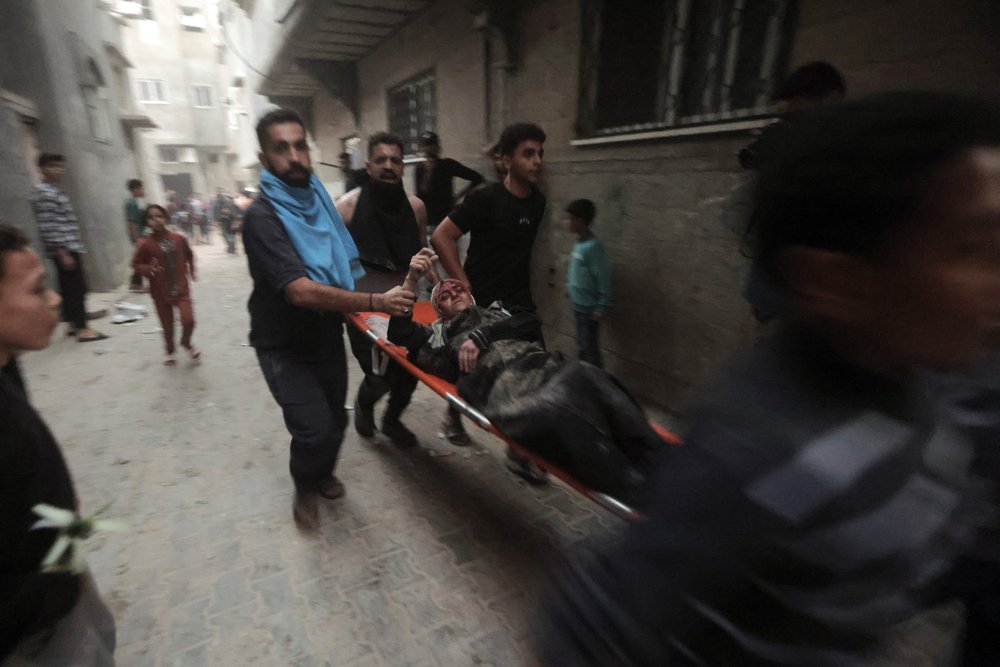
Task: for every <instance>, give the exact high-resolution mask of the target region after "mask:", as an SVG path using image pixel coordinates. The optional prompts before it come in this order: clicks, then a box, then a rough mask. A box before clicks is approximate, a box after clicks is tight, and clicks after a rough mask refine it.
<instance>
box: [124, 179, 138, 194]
mask: <svg viewBox="0 0 1000 667" xmlns="http://www.w3.org/2000/svg"><path fill="white" fill-rule="evenodd" d="M125 187H127V188H128V189H129V192H131V191H132V190H135V189H136V188H141V187H142V181H140V180H139V179H138V178H132V179H129V182H128V183H126V184H125Z"/></svg>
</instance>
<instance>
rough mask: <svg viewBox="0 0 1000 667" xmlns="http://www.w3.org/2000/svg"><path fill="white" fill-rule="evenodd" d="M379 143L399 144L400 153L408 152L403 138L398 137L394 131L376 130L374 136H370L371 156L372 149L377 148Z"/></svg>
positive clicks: (369, 149)
mask: <svg viewBox="0 0 1000 667" xmlns="http://www.w3.org/2000/svg"><path fill="white" fill-rule="evenodd" d="M379 144H388V145H390V146H398V147H399V154H400V155H405V154H406V149H405V148H403V140H402V139H400V138H399V137H397V136H396V135H395V134H393V133H392V132H376V133H375V134H373V135H372V136H370V137H368V155H369V157H370V156H371V154H372V151H374V150H375V147H376V146H378V145H379Z"/></svg>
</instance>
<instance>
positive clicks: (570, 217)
mask: <svg viewBox="0 0 1000 667" xmlns="http://www.w3.org/2000/svg"><path fill="white" fill-rule="evenodd" d="M596 212H597V211H596V209H595V208H594V202H592V201H590V200H589V199H577V200H575V201H572V202H570V204H569V206H567V207H566V225H567V227H568V228H569V231H570V233H572V234H575V235H576V243H575V244H573V254H572V255H571V256H570V260H569V271H568V272H567V275H566V287H567V290H568V291H569V299H570V301H571V302H572V303H573V315H574V317H575V318H576V344H577V345H578V346H579V347H580V359H582V360H583V361H589V362H590V363H592V364H593V365H595V366H597V367H598V368H604V364H603V363H602V362H601V345H600V340H599V337H598V334H599V330H600V327H601V320H603V319H604V316H605V315H606V314H607V312H608V310H609V309H610V308H611V272H610V271H609V270H608V258H607V255H605V254H604V246H603V245H601V242H600V240H598V238H597V237H596V236H594V234H593V232H591V230H590V225H591V224H592V223H593V222H594V215H595V214H596Z"/></svg>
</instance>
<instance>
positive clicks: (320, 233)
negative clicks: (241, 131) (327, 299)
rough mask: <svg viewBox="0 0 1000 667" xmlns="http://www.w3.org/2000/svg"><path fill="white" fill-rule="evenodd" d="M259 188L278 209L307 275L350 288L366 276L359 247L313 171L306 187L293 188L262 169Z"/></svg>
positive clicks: (316, 279) (340, 286) (334, 285)
mask: <svg viewBox="0 0 1000 667" xmlns="http://www.w3.org/2000/svg"><path fill="white" fill-rule="evenodd" d="M260 189H261V191H262V192H263V193H264V194H265V195H266V196H267V198H268V199H269V200H270V201H271V204H272V205H273V206H274V209H275V211H277V213H278V218H279V219H280V220H281V224H283V225H284V226H285V231H287V232H288V238H290V239H291V241H292V245H293V246H295V250H296V252H298V254H299V258H300V259H301V260H302V264H303V265H305V268H306V274H307V275H308V276H309V277H310V278H311V279H312V280H315V281H316V282H318V283H323V284H324V285H331V286H333V287H339V288H341V289H346V290H353V289H354V281H355V280H356V279H358V278H360V277H361V276H363V275H365V270H364V268H362V266H361V262H360V261H358V248H357V246H355V245H354V239H352V238H351V234H350V233H349V232H348V231H347V227H345V226H344V221H343V220H342V219H341V217H340V213H338V212H337V209H336V207H334V205H333V200H331V199H330V195H328V194H327V192H326V188H324V187H323V184H322V183H320V180H319V179H318V178H316V174H313V175H312V177H311V178H310V181H309V187H306V188H296V187H293V186H291V185H288V184H287V183H285V182H284V181H282V180H281V179H279V178H278V177H277V176H275V175H274V174H272V173H271V172H270V171H267V170H264V171H262V172H261V174H260Z"/></svg>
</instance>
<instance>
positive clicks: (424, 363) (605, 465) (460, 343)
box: [388, 249, 663, 506]
mask: <svg viewBox="0 0 1000 667" xmlns="http://www.w3.org/2000/svg"><path fill="white" fill-rule="evenodd" d="M435 260H436V256H435V255H434V254H433V252H432V251H431V250H429V249H424V250H421V251H420V252H419V253H418V254H416V255H414V256H413V258H412V259H411V260H410V267H409V271H408V273H407V275H406V279H405V281H404V282H403V289H412V288H415V286H416V284H417V282H418V281H419V280H420V278H421V277H422V276H424V275H425V274H427V275H429V276H430V277H431V278H432V280H434V279H436V276H435V275H434V274H433V270H432V268H431V267H432V265H433V262H434V261H435ZM431 302H432V305H433V306H434V310H435V312H436V313H437V314H438V316H439V318H438V319H437V320H436V321H435V322H433V323H432V324H430V325H421V324H418V323H416V322H414V321H413V320H412V319H411V317H410V316H409V315H407V316H403V317H393V318H391V319H390V321H389V330H388V338H389V340H390V341H391V342H393V343H395V344H396V345H401V346H404V347H406V348H407V350H408V351H409V359H410V361H412V362H413V363H415V364H416V365H417V366H418V367H420V368H421V369H422V370H424V371H426V372H428V373H431V374H433V375H437V376H438V377H441V378H443V379H445V380H448V381H449V382H454V383H455V385H456V389H457V390H458V393H459V395H460V396H461V397H462V398H464V399H465V400H466V401H468V402H469V404H470V405H472V406H473V407H475V408H476V409H478V410H480V411H481V412H482V413H483V414H485V415H486V416H487V417H488V418H489V419H490V421H492V422H493V424H494V425H496V426H497V427H498V428H499V429H500V430H502V431H503V432H504V433H505V434H506V435H507V436H509V437H511V438H513V439H514V440H516V441H517V442H519V443H521V444H522V445H524V446H525V447H527V448H528V449H530V450H531V451H533V452H535V453H536V454H538V455H539V456H541V457H542V458H544V459H545V460H546V461H548V462H549V463H552V464H553V465H556V466H558V467H560V468H562V469H563V470H565V471H566V472H568V473H569V474H571V475H573V476H574V477H576V478H577V479H578V480H579V481H580V482H582V483H583V484H585V485H586V486H588V487H590V488H591V489H593V490H595V491H601V492H603V493H606V494H608V495H610V496H613V497H614V498H617V499H618V500H621V501H623V502H625V503H628V504H630V505H632V506H636V505H639V504H641V492H642V486H643V482H644V476H643V472H642V471H643V470H645V469H646V468H647V466H648V464H649V461H650V459H651V457H652V456H653V454H654V452H655V451H656V450H657V449H658V448H660V447H662V445H663V441H662V440H661V439H660V438H659V436H658V435H657V434H656V432H655V431H653V429H652V428H651V427H650V425H649V422H648V420H647V419H646V415H645V414H644V413H643V411H642V408H640V407H639V405H638V404H637V403H636V402H635V400H634V399H633V398H632V397H631V396H630V395H629V394H628V392H627V391H626V390H625V389H624V387H622V386H621V384H619V383H618V382H617V381H616V380H615V379H614V378H613V377H611V375H609V374H608V373H607V372H605V371H604V370H602V369H599V368H597V367H595V366H592V365H590V364H588V363H585V362H581V361H578V360H576V359H568V358H566V357H564V356H563V355H562V354H561V353H559V352H548V351H546V350H545V349H544V348H543V347H542V346H541V345H540V344H539V343H538V340H539V338H540V334H541V322H540V320H539V319H538V316H537V315H535V313H533V312H529V311H522V310H516V309H507V308H505V307H504V304H503V303H501V302H499V301H496V302H494V303H492V304H489V306H488V307H484V306H480V305H476V303H475V300H474V299H473V297H472V295H471V294H470V293H469V291H468V290H467V289H466V287H465V285H463V284H462V282H461V281H458V280H454V279H448V280H443V281H440V282H438V283H437V284H436V285H435V287H434V290H433V292H432V293H431Z"/></svg>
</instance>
